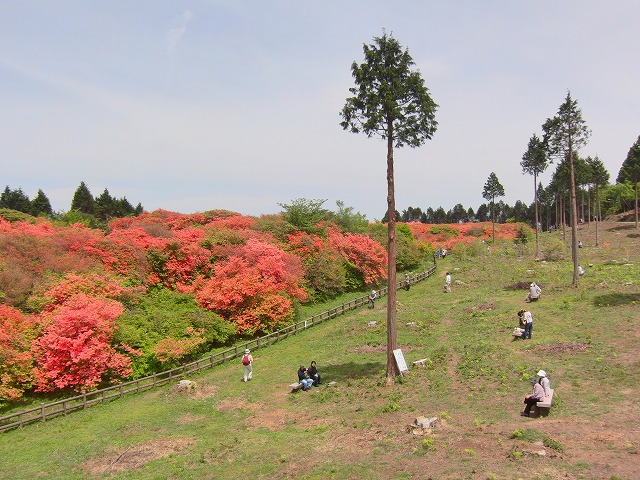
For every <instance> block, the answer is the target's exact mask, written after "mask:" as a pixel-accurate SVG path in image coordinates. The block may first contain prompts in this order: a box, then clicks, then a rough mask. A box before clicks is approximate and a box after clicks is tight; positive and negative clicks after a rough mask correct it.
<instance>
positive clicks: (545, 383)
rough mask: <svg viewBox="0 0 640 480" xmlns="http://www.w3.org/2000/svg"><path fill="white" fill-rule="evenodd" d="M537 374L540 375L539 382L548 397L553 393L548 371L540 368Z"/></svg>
mask: <svg viewBox="0 0 640 480" xmlns="http://www.w3.org/2000/svg"><path fill="white" fill-rule="evenodd" d="M536 375H537V376H538V383H539V384H540V386H541V387H542V389H543V390H544V396H545V397H548V396H549V395H551V382H550V381H549V379H548V378H547V372H545V371H544V370H538V373H536Z"/></svg>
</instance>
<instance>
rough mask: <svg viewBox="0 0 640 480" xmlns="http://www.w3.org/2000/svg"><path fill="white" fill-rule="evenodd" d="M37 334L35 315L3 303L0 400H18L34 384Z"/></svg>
mask: <svg viewBox="0 0 640 480" xmlns="http://www.w3.org/2000/svg"><path fill="white" fill-rule="evenodd" d="M35 337H36V328H35V323H34V322H33V319H32V318H31V317H29V316H25V315H23V314H22V312H20V311H19V310H17V309H15V308H13V307H10V306H8V305H2V304H0V403H1V402H2V400H17V399H18V398H20V397H21V396H22V394H23V393H24V391H25V390H27V389H28V388H30V387H31V382H32V380H33V373H32V368H33V354H32V353H31V342H32V340H33V339H34V338H35Z"/></svg>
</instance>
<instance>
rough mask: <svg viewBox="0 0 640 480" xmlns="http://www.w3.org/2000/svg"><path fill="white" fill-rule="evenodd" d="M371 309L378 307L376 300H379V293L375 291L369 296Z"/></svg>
mask: <svg viewBox="0 0 640 480" xmlns="http://www.w3.org/2000/svg"><path fill="white" fill-rule="evenodd" d="M368 298H369V308H375V306H376V298H378V292H376V291H375V290H371V293H370V294H369V297H368Z"/></svg>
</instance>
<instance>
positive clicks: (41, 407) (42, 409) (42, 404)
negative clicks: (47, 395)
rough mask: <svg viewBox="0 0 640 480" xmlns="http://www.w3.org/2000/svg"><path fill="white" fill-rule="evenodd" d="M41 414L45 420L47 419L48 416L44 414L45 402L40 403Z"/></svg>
mask: <svg viewBox="0 0 640 480" xmlns="http://www.w3.org/2000/svg"><path fill="white" fill-rule="evenodd" d="M40 416H41V417H42V421H43V422H46V421H47V417H45V415H44V403H41V404H40Z"/></svg>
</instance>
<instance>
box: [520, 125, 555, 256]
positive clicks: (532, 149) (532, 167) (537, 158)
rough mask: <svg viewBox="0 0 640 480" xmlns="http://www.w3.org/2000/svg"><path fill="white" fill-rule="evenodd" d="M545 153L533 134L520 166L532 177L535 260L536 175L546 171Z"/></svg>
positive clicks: (537, 215) (538, 249)
mask: <svg viewBox="0 0 640 480" xmlns="http://www.w3.org/2000/svg"><path fill="white" fill-rule="evenodd" d="M547 165H548V162H547V152H545V150H544V145H543V143H542V140H540V139H539V138H538V136H537V135H536V134H535V133H534V134H533V136H532V137H531V138H530V139H529V145H528V146H527V151H526V152H525V153H524V155H523V156H522V161H521V162H520V166H521V167H522V172H523V173H528V174H529V175H533V208H534V215H533V216H534V222H535V225H534V228H535V230H536V258H539V257H540V242H539V240H538V232H539V231H540V229H539V228H538V226H539V225H540V217H539V214H538V175H540V174H541V173H542V172H544V171H545V170H546V169H547Z"/></svg>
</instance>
